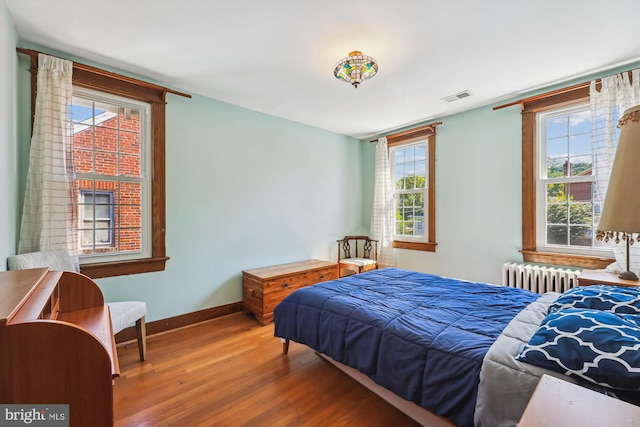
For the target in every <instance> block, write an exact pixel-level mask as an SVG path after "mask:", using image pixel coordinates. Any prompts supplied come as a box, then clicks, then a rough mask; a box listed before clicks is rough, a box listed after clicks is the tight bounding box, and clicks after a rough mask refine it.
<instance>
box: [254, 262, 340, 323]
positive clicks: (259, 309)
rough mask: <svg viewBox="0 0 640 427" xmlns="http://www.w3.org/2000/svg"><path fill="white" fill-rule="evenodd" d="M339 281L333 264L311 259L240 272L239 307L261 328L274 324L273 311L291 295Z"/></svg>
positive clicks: (336, 267)
mask: <svg viewBox="0 0 640 427" xmlns="http://www.w3.org/2000/svg"><path fill="white" fill-rule="evenodd" d="M337 278H338V265H337V264H336V263H335V262H329V261H320V260H317V259H310V260H306V261H299V262H291V263H288V264H279V265H272V266H270V267H263V268H254V269H251V270H244V271H243V272H242V303H243V310H244V312H245V313H253V315H254V316H256V319H258V322H260V323H261V324H263V325H266V324H268V323H271V322H272V321H273V309H274V308H275V307H276V305H278V303H279V302H280V301H282V300H283V299H284V297H286V296H287V295H289V294H290V293H291V292H293V291H295V290H296V289H298V288H302V287H304V286H310V285H313V284H314V283H318V282H324V281H327V280H333V279H337Z"/></svg>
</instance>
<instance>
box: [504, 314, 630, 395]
mask: <svg viewBox="0 0 640 427" xmlns="http://www.w3.org/2000/svg"><path fill="white" fill-rule="evenodd" d="M516 359H517V360H519V361H521V362H526V363H530V364H532V365H536V366H540V367H543V368H547V369H551V370H553V371H556V372H561V373H563V374H567V375H577V376H579V377H581V378H584V379H586V380H588V381H591V382H593V383H596V384H600V385H602V386H605V387H610V388H616V389H625V390H640V316H639V315H633V314H616V313H611V312H607V311H599V310H581V309H566V310H562V311H558V312H554V313H550V314H549V315H547V317H546V318H545V319H544V320H543V321H542V324H541V325H540V328H538V330H537V331H536V333H535V334H534V335H533V337H531V340H530V341H529V343H528V344H527V345H525V346H524V348H523V349H522V351H521V352H520V354H519V355H518V356H517V357H516Z"/></svg>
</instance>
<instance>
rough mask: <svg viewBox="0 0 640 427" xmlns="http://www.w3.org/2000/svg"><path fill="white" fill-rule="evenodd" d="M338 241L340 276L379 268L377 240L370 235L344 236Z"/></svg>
mask: <svg viewBox="0 0 640 427" xmlns="http://www.w3.org/2000/svg"><path fill="white" fill-rule="evenodd" d="M337 242H338V267H339V269H340V277H344V276H349V275H351V274H357V273H362V272H363V271H369V270H375V269H377V268H378V241H377V240H373V239H370V238H369V237H368V236H344V237H343V238H342V239H340V240H337ZM360 255H362V256H360Z"/></svg>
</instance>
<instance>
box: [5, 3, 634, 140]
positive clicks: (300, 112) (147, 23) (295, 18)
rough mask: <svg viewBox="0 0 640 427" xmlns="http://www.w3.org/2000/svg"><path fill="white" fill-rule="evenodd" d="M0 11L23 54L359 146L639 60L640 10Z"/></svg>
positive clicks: (89, 6)
mask: <svg viewBox="0 0 640 427" xmlns="http://www.w3.org/2000/svg"><path fill="white" fill-rule="evenodd" d="M1 1H3V0H0V2H1ZM4 1H5V3H6V4H7V8H8V10H9V13H10V15H11V17H12V19H13V21H14V24H15V27H16V31H17V33H18V38H19V44H20V45H40V46H43V47H46V48H53V49H56V50H58V51H61V52H65V53H68V54H72V55H75V56H77V57H80V58H86V59H87V60H90V61H95V62H98V63H101V64H105V65H107V66H111V67H116V68H119V69H122V70H125V71H128V72H131V73H135V74H139V75H142V76H145V77H147V78H150V79H153V80H155V81H156V82H158V83H160V84H162V85H165V86H168V87H170V88H172V89H175V90H180V91H186V92H191V93H196V94H200V95H205V96H208V97H211V98H215V99H219V100H222V101H225V102H228V103H231V104H235V105H239V106H242V107H246V108H249V109H252V110H256V111H260V112H263V113H267V114H271V115H274V116H278V117H283V118H286V119H290V120H294V121H297V122H301V123H304V124H307V125H311V126H316V127H319V128H323V129H327V130H330V131H333V132H337V133H341V134H345V135H350V136H353V137H356V138H359V139H364V138H369V137H372V136H374V135H377V134H380V133H384V132H388V131H390V130H393V129H397V128H400V127H403V126H406V125H409V124H413V123H416V122H421V121H425V120H430V119H433V118H442V117H444V116H447V115H450V114H453V113H457V112H460V111H464V110H469V109H472V108H475V107H479V106H482V105H487V104H490V103H493V102H497V101H501V100H506V99H509V98H512V97H514V96H518V95H520V94H522V93H524V92H527V91H530V90H534V89H537V88H541V87H544V86H547V85H552V84H556V83H561V82H563V81H567V80H570V79H573V78H579V77H583V76H587V75H588V74H592V73H594V72H598V71H601V70H604V69H607V68H610V67H614V66H618V65H624V64H628V63H630V62H635V61H638V60H640V0H599V1H596V0H366V1H360V0H342V1H335V0H4ZM352 50H360V51H362V52H363V53H364V54H365V55H370V56H373V57H374V58H376V59H377V61H378V63H379V67H380V70H379V72H378V75H376V76H375V77H374V78H373V79H371V80H368V81H365V82H363V83H362V84H361V85H360V86H359V87H358V88H357V89H354V88H353V87H351V86H350V85H349V84H347V83H345V82H342V81H339V80H337V79H336V78H335V77H334V76H333V68H334V66H335V64H336V62H337V61H338V60H340V59H341V58H342V57H344V56H346V55H347V54H348V53H349V52H350V51H352ZM464 90H469V91H470V93H471V96H470V97H468V98H465V99H462V100H458V101H456V102H453V103H446V102H444V101H442V100H441V98H444V97H447V96H449V95H453V94H456V93H459V92H461V91H464Z"/></svg>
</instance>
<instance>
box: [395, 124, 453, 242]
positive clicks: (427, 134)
mask: <svg viewBox="0 0 640 427" xmlns="http://www.w3.org/2000/svg"><path fill="white" fill-rule="evenodd" d="M439 124H440V123H435V124H431V125H427V126H422V127H419V128H415V129H410V130H408V131H404V132H399V133H396V134H392V135H388V136H387V143H388V146H389V163H390V166H391V177H392V179H393V181H394V190H393V191H394V201H395V221H396V222H395V230H394V239H393V247H394V248H401V249H413V250H422V251H431V252H434V251H435V248H436V243H435V238H436V236H435V233H436V222H435V221H436V219H435V212H436V209H435V153H436V151H435V150H436V149H435V147H436V132H435V127H436V126H437V125H439Z"/></svg>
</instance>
